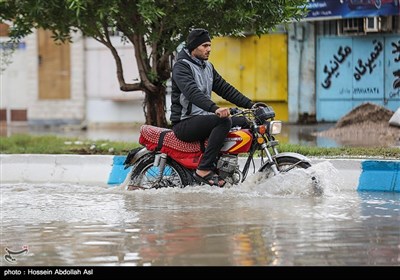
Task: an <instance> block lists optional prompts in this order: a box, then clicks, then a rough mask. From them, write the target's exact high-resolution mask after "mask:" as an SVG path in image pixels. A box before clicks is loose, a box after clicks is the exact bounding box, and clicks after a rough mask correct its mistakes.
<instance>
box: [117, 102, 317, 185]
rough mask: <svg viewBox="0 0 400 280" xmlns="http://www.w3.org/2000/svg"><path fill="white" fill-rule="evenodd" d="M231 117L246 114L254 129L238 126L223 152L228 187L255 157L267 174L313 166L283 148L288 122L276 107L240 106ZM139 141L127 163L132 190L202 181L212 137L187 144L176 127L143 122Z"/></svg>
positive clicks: (223, 172) (221, 168) (220, 170)
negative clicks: (200, 170)
mask: <svg viewBox="0 0 400 280" xmlns="http://www.w3.org/2000/svg"><path fill="white" fill-rule="evenodd" d="M231 115H232V116H243V117H245V119H246V121H247V123H248V124H249V128H241V127H234V128H232V129H231V131H230V132H229V133H228V135H227V137H226V139H225V141H224V145H223V147H222V149H221V151H220V154H219V158H218V163H217V172H218V174H219V176H220V177H221V178H222V179H224V180H225V182H226V183H228V185H229V184H230V185H237V184H239V183H241V182H243V181H244V180H245V179H246V177H247V175H248V172H249V170H250V166H251V164H252V163H253V165H254V159H255V158H258V159H259V160H260V161H261V162H260V168H259V169H258V172H263V173H264V174H265V178H270V177H272V176H275V175H277V174H280V173H285V172H288V171H290V170H292V169H294V168H304V169H305V168H309V167H310V166H311V163H310V160H309V159H308V158H306V157H305V156H303V155H301V154H298V153H291V152H285V153H280V152H279V151H278V145H279V142H278V141H277V140H276V139H275V137H274V135H277V134H279V133H280V132H281V128H282V122H281V121H278V120H274V118H275V112H274V111H273V109H272V108H271V107H270V106H268V105H266V104H264V103H256V104H255V105H254V106H253V107H252V108H251V109H238V108H234V109H231ZM139 143H140V144H141V145H142V146H143V147H139V148H136V149H133V150H132V151H130V152H129V154H128V155H127V157H126V160H125V162H124V165H125V168H129V167H132V169H131V171H130V172H129V173H128V175H127V178H126V180H125V182H124V183H123V185H124V186H125V187H126V189H127V190H134V189H151V188H156V189H157V188H164V187H181V188H183V187H186V186H189V185H198V183H197V182H196V181H195V179H194V177H193V173H194V172H195V170H196V168H197V166H198V164H199V162H200V159H201V157H202V154H203V152H202V151H204V148H205V147H206V145H207V141H205V142H204V143H200V142H199V141H198V142H190V143H189V142H183V141H181V140H179V139H177V138H176V137H175V135H174V132H173V131H172V130H171V129H166V128H160V127H156V126H151V125H143V126H142V127H141V129H140V137H139ZM242 154H246V155H247V158H244V157H243V159H246V161H245V163H244V166H243V168H242V169H240V164H239V156H240V155H242ZM312 179H313V180H315V178H314V177H313V178H312ZM226 185H227V184H226Z"/></svg>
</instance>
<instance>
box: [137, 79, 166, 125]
mask: <svg viewBox="0 0 400 280" xmlns="http://www.w3.org/2000/svg"><path fill="white" fill-rule="evenodd" d="M143 106H144V108H145V117H146V124H149V125H154V126H158V127H167V126H168V122H167V118H166V116H165V112H166V98H165V87H164V86H162V85H158V86H157V92H149V91H145V99H144V104H143Z"/></svg>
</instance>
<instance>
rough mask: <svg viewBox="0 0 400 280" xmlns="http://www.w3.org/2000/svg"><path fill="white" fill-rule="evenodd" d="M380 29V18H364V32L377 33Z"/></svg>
mask: <svg viewBox="0 0 400 280" xmlns="http://www.w3.org/2000/svg"><path fill="white" fill-rule="evenodd" d="M380 29H381V19H380V17H368V18H364V32H378V31H379V30H380Z"/></svg>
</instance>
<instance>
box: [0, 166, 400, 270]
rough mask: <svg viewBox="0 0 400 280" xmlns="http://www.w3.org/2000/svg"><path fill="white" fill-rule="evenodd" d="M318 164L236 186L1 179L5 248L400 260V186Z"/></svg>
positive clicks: (73, 258)
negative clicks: (371, 188) (352, 178)
mask: <svg viewBox="0 0 400 280" xmlns="http://www.w3.org/2000/svg"><path fill="white" fill-rule="evenodd" d="M313 168H314V170H311V171H309V170H303V171H302V172H304V174H301V172H300V173H297V174H296V173H293V176H285V178H277V179H276V180H275V181H274V180H268V181H263V180H262V179H261V178H259V177H257V176H253V177H252V178H250V180H249V181H247V182H246V183H245V184H243V185H241V186H237V187H234V188H230V189H213V188H210V187H206V186H202V187H188V188H185V189H159V190H146V191H132V192H126V191H124V190H121V189H118V187H114V188H107V187H96V186H81V185H65V184H59V185H55V184H47V185H46V184H42V185H32V184H8V185H7V184H2V185H1V194H2V201H1V203H2V205H1V209H2V224H1V227H2V228H1V230H2V242H1V247H0V251H1V252H3V254H4V253H5V247H7V248H10V249H12V250H17V249H18V250H19V249H21V248H22V247H23V246H27V247H29V252H28V253H27V254H23V255H18V256H15V259H16V265H26V266H59V265H63V266H65V265H95V266H96V265H100V266H181V265H182V266H188V265H190V266H221V265H222V266H225V265H227V266H233V265H234V266H282V265H289V266H291V265H296V266H309V265H318V266H319V265H324V266H325V265H328V266H330V265H399V263H400V259H399V255H400V247H399V245H398V244H400V242H399V241H400V231H399V224H400V218H399V211H400V194H398V193H376V192H367V193H357V192H356V191H349V188H348V187H346V186H345V183H344V182H345V180H344V178H340V176H338V174H337V173H336V172H335V170H334V168H333V167H332V166H331V165H330V164H329V163H321V164H318V165H316V166H315V167H313ZM306 172H315V173H316V174H317V175H318V177H319V179H320V182H321V184H322V186H323V189H324V193H323V194H322V195H316V194H315V193H313V192H312V191H310V190H311V189H312V186H311V185H310V182H309V181H308V180H309V176H306V175H307V174H306ZM345 189H346V191H345ZM1 264H2V265H15V264H9V263H8V262H6V260H5V259H4V256H2V263H1Z"/></svg>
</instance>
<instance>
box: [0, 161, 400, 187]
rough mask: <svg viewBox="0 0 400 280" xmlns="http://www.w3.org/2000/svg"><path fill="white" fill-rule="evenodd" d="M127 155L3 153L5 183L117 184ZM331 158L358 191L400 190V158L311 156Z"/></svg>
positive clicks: (120, 178) (125, 170)
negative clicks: (366, 158)
mask: <svg viewBox="0 0 400 280" xmlns="http://www.w3.org/2000/svg"><path fill="white" fill-rule="evenodd" d="M124 160H125V156H111V155H89V156H88V155H33V154H18V155H16V154H13V155H4V154H3V155H0V163H1V182H2V183H72V184H84V185H87V184H89V185H93V184H95V185H117V184H120V183H122V182H123V181H124V179H125V177H126V174H127V173H128V171H129V169H124V167H123V162H124ZM311 160H312V163H318V162H322V161H329V162H330V163H331V164H332V165H333V166H334V167H335V168H336V169H337V170H338V171H339V172H340V173H341V175H343V176H344V178H346V181H347V182H348V183H349V184H350V185H351V186H354V190H359V191H391V192H400V160H365V159H324V158H315V159H311Z"/></svg>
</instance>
